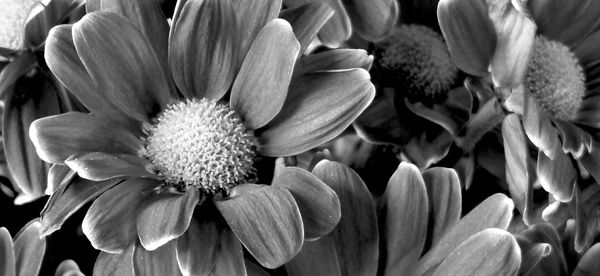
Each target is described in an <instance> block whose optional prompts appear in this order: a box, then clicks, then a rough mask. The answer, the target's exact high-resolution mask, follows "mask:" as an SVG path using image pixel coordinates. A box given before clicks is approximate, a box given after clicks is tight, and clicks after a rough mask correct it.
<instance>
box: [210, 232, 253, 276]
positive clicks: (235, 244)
mask: <svg viewBox="0 0 600 276" xmlns="http://www.w3.org/2000/svg"><path fill="white" fill-rule="evenodd" d="M220 235H221V237H220V244H219V248H218V250H217V253H216V256H215V266H214V268H213V270H212V272H211V274H212V275H240V276H246V266H245V264H244V251H243V249H242V244H241V243H240V241H239V240H238V238H237V237H236V235H235V234H234V233H233V231H231V230H230V229H225V230H223V231H222V232H221V234H220Z"/></svg>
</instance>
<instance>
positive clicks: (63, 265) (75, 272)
mask: <svg viewBox="0 0 600 276" xmlns="http://www.w3.org/2000/svg"><path fill="white" fill-rule="evenodd" d="M54 276H85V275H84V274H83V273H81V270H80V269H79V266H78V265H77V263H76V262H75V261H73V260H70V259H69V260H64V261H62V262H60V264H59V265H58V267H57V268H56V272H55V274H54Z"/></svg>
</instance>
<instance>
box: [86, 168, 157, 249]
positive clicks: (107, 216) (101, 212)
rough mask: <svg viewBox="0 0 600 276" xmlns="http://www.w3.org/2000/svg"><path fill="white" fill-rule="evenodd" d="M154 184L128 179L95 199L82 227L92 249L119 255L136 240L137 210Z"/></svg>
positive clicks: (152, 181) (151, 181)
mask: <svg viewBox="0 0 600 276" xmlns="http://www.w3.org/2000/svg"><path fill="white" fill-rule="evenodd" d="M157 185H158V183H157V182H156V181H155V180H150V179H145V178H133V179H128V180H125V181H124V182H122V183H120V184H119V185H117V186H116V187H114V188H112V189H110V190H108V191H106V192H104V193H103V194H102V195H101V196H100V197H98V198H97V199H96V200H95V201H94V203H92V206H90V209H89V210H88V211H87V213H86V215H85V218H84V219H83V223H82V227H81V228H82V229H83V233H84V234H85V235H86V237H87V238H88V240H90V243H91V244H92V246H93V247H94V248H96V249H99V250H102V251H105V252H108V253H121V252H123V251H124V250H125V249H127V247H128V246H130V245H131V244H132V243H134V242H135V241H137V237H138V235H137V231H136V219H137V215H138V213H139V207H140V206H141V204H142V203H143V202H144V201H145V200H146V199H147V198H148V194H149V193H150V192H151V191H152V190H153V189H154V188H155V187H157Z"/></svg>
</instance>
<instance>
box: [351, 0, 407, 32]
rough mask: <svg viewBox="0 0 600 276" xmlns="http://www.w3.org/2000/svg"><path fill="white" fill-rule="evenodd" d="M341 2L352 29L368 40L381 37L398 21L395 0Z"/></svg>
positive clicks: (398, 10)
mask: <svg viewBox="0 0 600 276" xmlns="http://www.w3.org/2000/svg"><path fill="white" fill-rule="evenodd" d="M343 3H344V7H345V8H346V11H347V12H348V16H349V17H350V20H351V22H352V27H353V28H354V31H356V33H358V34H359V35H360V36H362V37H364V38H366V39H367V40H368V41H373V42H376V41H379V40H381V39H383V38H384V37H385V36H386V35H387V34H389V33H390V31H391V30H392V28H393V27H394V26H395V25H396V22H397V21H398V14H399V13H400V8H399V6H398V2H397V1H396V0H373V1H363V0H344V1H343Z"/></svg>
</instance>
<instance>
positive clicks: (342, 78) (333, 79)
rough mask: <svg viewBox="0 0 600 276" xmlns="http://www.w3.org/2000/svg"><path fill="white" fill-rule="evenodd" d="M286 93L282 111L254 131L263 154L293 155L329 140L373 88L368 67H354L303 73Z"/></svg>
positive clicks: (366, 100) (364, 102) (351, 118)
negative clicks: (262, 127) (258, 129)
mask: <svg viewBox="0 0 600 276" xmlns="http://www.w3.org/2000/svg"><path fill="white" fill-rule="evenodd" d="M288 94H289V95H288V97H287V99H286V101H285V104H284V106H283V108H282V110H281V112H280V113H279V114H278V115H277V116H276V117H275V119H273V121H271V122H270V123H269V124H268V125H267V126H265V128H264V130H263V131H260V132H259V133H257V134H258V142H259V148H258V150H259V152H260V153H261V154H263V155H267V156H288V155H294V154H298V153H301V152H304V151H306V150H308V149H311V148H313V147H315V146H318V145H320V144H323V143H325V142H327V141H329V140H330V139H332V138H333V137H335V136H337V135H339V134H340V133H341V132H342V131H343V130H344V129H346V128H347V127H348V126H349V125H350V124H351V123H352V121H354V119H356V117H358V115H359V114H360V113H361V112H362V111H363V110H364V109H365V108H366V107H367V106H368V105H369V103H370V102H371V101H372V100H373V97H374V95H375V89H374V87H373V84H371V83H370V81H369V74H368V73H367V71H365V70H364V69H355V70H349V71H335V72H322V73H313V74H305V75H303V76H301V77H298V78H297V79H295V80H294V81H292V84H291V85H290V90H289V92H288ZM332 107H333V108H332Z"/></svg>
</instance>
